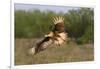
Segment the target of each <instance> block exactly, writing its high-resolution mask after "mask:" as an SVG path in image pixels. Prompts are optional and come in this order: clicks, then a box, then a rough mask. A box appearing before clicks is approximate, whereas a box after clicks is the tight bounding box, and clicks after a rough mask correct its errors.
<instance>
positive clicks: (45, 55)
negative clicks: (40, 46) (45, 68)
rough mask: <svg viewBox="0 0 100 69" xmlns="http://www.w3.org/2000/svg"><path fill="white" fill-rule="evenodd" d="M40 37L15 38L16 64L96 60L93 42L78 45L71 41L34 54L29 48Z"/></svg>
mask: <svg viewBox="0 0 100 69" xmlns="http://www.w3.org/2000/svg"><path fill="white" fill-rule="evenodd" d="M37 41H38V39H15V55H14V58H15V60H14V61H15V65H29V64H45V63H63V62H79V61H93V60H94V46H93V44H84V45H77V44H76V43H75V42H69V43H68V44H66V45H64V46H61V47H59V46H53V45H52V46H50V47H49V48H47V49H46V50H44V51H42V52H40V53H39V54H37V55H35V56H32V55H29V54H28V50H29V49H30V48H31V47H32V46H35V43H36V42H37Z"/></svg>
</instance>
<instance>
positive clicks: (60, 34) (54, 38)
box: [30, 16, 68, 55]
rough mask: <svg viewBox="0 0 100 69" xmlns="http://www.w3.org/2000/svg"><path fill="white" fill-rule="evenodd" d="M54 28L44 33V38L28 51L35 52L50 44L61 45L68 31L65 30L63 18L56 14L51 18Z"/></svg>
mask: <svg viewBox="0 0 100 69" xmlns="http://www.w3.org/2000/svg"><path fill="white" fill-rule="evenodd" d="M52 21H53V25H54V28H53V29H52V30H51V31H50V32H49V33H48V34H46V35H44V39H42V40H41V41H39V42H38V43H36V47H33V48H31V50H30V53H32V54H34V55H35V54H37V53H39V52H41V51H43V50H45V49H46V48H47V47H49V46H50V45H51V44H54V45H55V46H62V45H63V43H64V42H66V41H67V38H68V33H67V32H66V31H65V24H64V18H63V17H61V16H58V17H57V16H56V17H53V18H52Z"/></svg>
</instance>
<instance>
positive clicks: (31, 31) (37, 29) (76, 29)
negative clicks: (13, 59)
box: [14, 8, 94, 44]
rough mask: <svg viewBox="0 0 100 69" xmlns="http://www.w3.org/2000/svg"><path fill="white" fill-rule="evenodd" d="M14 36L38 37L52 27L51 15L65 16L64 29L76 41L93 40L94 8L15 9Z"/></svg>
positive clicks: (86, 41) (87, 41)
mask: <svg viewBox="0 0 100 69" xmlns="http://www.w3.org/2000/svg"><path fill="white" fill-rule="evenodd" d="M14 15H15V38H40V37H43V36H44V34H47V33H48V32H49V31H50V30H51V29H52V28H53V21H52V17H54V16H63V17H64V18H65V30H66V31H67V32H68V36H69V37H70V38H72V39H74V40H75V41H76V42H77V43H79V44H82V43H93V41H94V9H93V8H80V9H77V10H74V9H72V10H69V11H68V12H67V13H62V12H60V13H55V12H53V11H49V10H48V11H47V12H41V11H40V10H34V11H25V10H15V14H14Z"/></svg>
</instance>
